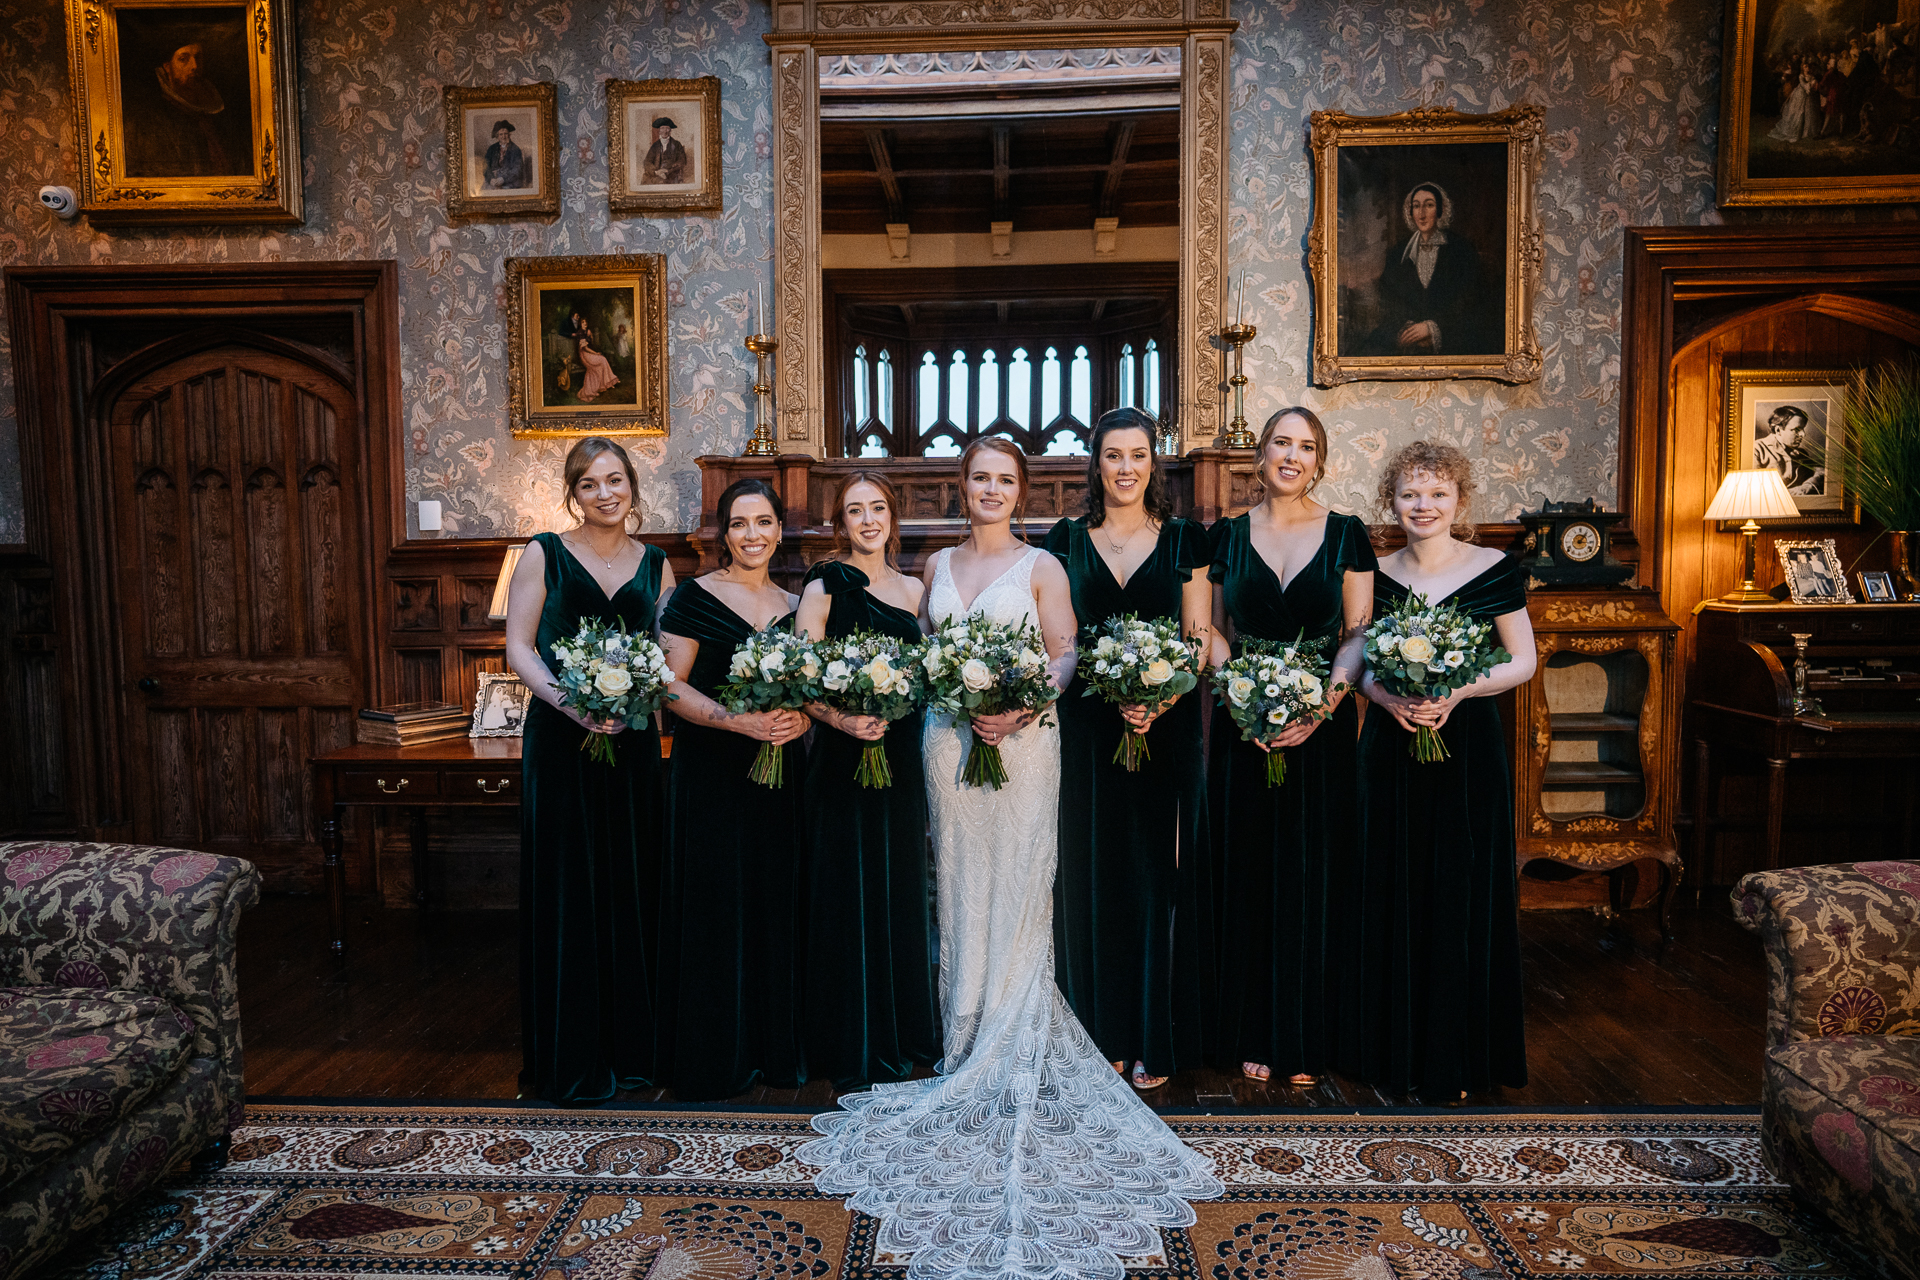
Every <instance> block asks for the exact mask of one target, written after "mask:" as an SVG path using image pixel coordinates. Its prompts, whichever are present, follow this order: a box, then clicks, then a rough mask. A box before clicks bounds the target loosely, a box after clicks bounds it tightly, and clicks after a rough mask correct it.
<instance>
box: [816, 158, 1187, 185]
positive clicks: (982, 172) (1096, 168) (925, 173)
mask: <svg viewBox="0 0 1920 1280" xmlns="http://www.w3.org/2000/svg"><path fill="white" fill-rule="evenodd" d="M1179 167H1180V157H1178V156H1171V157H1168V158H1166V159H1164V160H1129V161H1127V168H1129V169H1132V170H1134V171H1135V172H1139V171H1140V170H1143V169H1153V170H1164V169H1178V168H1179ZM1112 170H1113V162H1112V161H1111V160H1104V161H1101V162H1100V163H1098V164H1032V165H1025V164H1023V165H1014V164H1010V165H1008V166H1007V168H1006V172H1007V175H1008V176H1009V177H1015V178H1017V177H1019V176H1021V175H1022V174H1032V173H1040V174H1046V175H1049V176H1052V175H1056V174H1064V173H1111V172H1112ZM999 172H1000V170H999V169H998V168H997V167H996V168H992V169H980V168H974V169H895V170H894V171H893V176H894V177H895V178H896V179H899V178H984V177H987V176H989V175H998V174H999ZM820 176H821V177H822V178H864V179H866V180H867V181H868V182H871V181H873V180H874V178H875V177H876V176H878V175H876V174H875V173H874V171H873V170H872V169H834V168H828V167H824V166H823V167H822V168H821V170H820Z"/></svg>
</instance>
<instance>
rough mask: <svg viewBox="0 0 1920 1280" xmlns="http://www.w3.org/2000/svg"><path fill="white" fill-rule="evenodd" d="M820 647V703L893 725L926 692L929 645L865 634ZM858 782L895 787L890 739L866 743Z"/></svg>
mask: <svg viewBox="0 0 1920 1280" xmlns="http://www.w3.org/2000/svg"><path fill="white" fill-rule="evenodd" d="M818 648H819V650H820V652H821V653H822V654H823V655H824V656H825V657H826V659H827V669H826V672H825V673H824V674H823V675H822V676H821V677H820V686H821V688H822V689H823V690H824V692H823V693H821V695H820V701H821V702H822V703H824V704H826V705H827V706H829V707H832V708H833V709H834V710H835V711H839V712H843V713H845V714H847V715H851V716H879V717H880V718H881V719H882V720H885V721H887V722H888V723H889V724H891V723H892V722H893V721H895V720H898V719H900V718H901V717H902V716H905V715H909V714H911V713H912V711H913V709H914V707H915V706H917V705H919V702H920V698H921V695H922V694H923V693H924V689H923V687H922V683H923V682H922V677H921V668H920V666H919V662H920V657H921V654H922V652H923V650H924V648H925V646H923V645H920V644H915V643H912V642H910V641H906V640H902V639H900V637H898V636H890V635H887V634H886V633H885V632H881V631H860V632H856V633H855V634H853V635H850V636H847V637H846V638H845V639H842V640H823V641H821V642H820V643H819V645H818ZM853 780H854V781H855V782H857V783H859V784H860V785H861V786H863V787H890V786H892V785H893V770H892V769H891V768H889V767H888V765H887V746H886V743H885V742H884V741H882V742H869V743H868V744H867V745H866V749H865V750H863V751H862V752H861V753H860V767H859V768H857V769H855V770H854V773H853Z"/></svg>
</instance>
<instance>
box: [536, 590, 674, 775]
mask: <svg viewBox="0 0 1920 1280" xmlns="http://www.w3.org/2000/svg"><path fill="white" fill-rule="evenodd" d="M553 657H554V660H555V661H556V662H558V663H559V664H560V671H559V677H560V678H559V679H557V680H555V681H554V682H553V687H554V688H555V689H557V690H559V691H560V702H561V704H562V705H563V706H568V707H571V708H573V709H574V710H575V711H578V712H579V713H580V714H581V715H586V716H593V717H595V718H596V719H600V720H621V721H624V722H625V723H626V725H627V727H628V728H629V729H633V728H638V727H639V726H640V725H642V724H644V723H646V720H647V717H648V716H650V715H652V714H653V713H654V712H655V711H658V710H659V709H660V708H661V707H663V706H665V705H666V704H667V703H669V702H673V701H675V700H676V699H675V695H673V694H671V693H668V692H667V686H668V685H670V684H672V683H673V672H672V670H671V669H669V668H668V666H667V655H666V654H664V653H662V652H661V651H660V646H659V645H657V644H655V643H654V642H653V640H652V638H651V637H648V636H636V635H633V634H631V633H630V632H628V630H627V628H626V622H625V620H624V619H622V620H621V622H620V624H619V625H618V626H608V625H607V624H606V623H604V622H594V621H592V620H588V621H585V622H582V623H581V624H580V630H579V631H577V632H576V633H575V634H574V637H573V639H571V640H559V641H555V642H554V646H553ZM580 747H581V749H582V750H584V751H585V752H586V753H587V756H588V758H589V759H592V760H597V761H598V762H600V763H601V764H612V763H613V739H612V737H611V736H610V735H608V734H604V733H597V732H595V733H589V734H587V739H586V741H585V742H582V743H581V744H580Z"/></svg>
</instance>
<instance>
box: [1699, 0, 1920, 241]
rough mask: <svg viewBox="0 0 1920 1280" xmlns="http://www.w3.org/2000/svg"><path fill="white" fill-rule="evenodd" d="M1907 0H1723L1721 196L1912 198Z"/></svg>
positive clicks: (1912, 69) (1913, 77) (1913, 50)
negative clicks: (1724, 34) (1724, 9)
mask: <svg viewBox="0 0 1920 1280" xmlns="http://www.w3.org/2000/svg"><path fill="white" fill-rule="evenodd" d="M1911 8H1912V6H1911V3H1910V0H1907V2H1905V3H1903V0H1727V17H1726V26H1725V31H1726V39H1725V42H1724V48H1725V59H1726V60H1725V63H1724V66H1723V69H1722V75H1721V111H1720V120H1721V126H1720V174H1719V177H1720V183H1719V199H1720V203H1721V204H1723V205H1796V204H1828V205H1833V204H1880V203H1888V202H1894V201H1901V202H1904V201H1911V200H1920V23H1916V22H1914V21H1913V13H1912V12H1911Z"/></svg>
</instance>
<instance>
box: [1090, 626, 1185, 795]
mask: <svg viewBox="0 0 1920 1280" xmlns="http://www.w3.org/2000/svg"><path fill="white" fill-rule="evenodd" d="M1090 635H1091V638H1092V640H1093V643H1092V645H1091V646H1089V647H1085V648H1082V649H1081V650H1080V678H1081V679H1082V680H1084V681H1086V682H1087V690H1086V693H1085V694H1084V695H1082V696H1084V697H1088V698H1091V697H1094V696H1096V695H1098V696H1099V697H1102V698H1105V699H1106V700H1107V701H1108V702H1111V703H1113V704H1114V705H1115V706H1123V707H1124V706H1144V707H1146V708H1148V709H1149V710H1151V711H1153V712H1155V713H1156V714H1157V713H1158V712H1159V711H1160V710H1161V709H1162V708H1163V707H1164V706H1165V704H1167V703H1169V702H1171V701H1173V700H1174V699H1175V698H1177V697H1179V696H1180V695H1181V694H1183V693H1186V692H1188V691H1189V690H1191V689H1192V688H1193V686H1194V685H1196V684H1198V683H1200V677H1199V675H1198V674H1196V672H1195V667H1196V666H1197V665H1198V664H1197V663H1196V662H1195V661H1194V656H1193V650H1192V649H1191V648H1190V647H1189V646H1188V645H1187V643H1186V641H1184V640H1182V639H1181V638H1180V624H1179V622H1177V621H1176V620H1174V619H1172V618H1148V619H1146V620H1145V621H1142V620H1141V619H1139V618H1137V617H1135V616H1134V615H1133V614H1130V613H1128V614H1119V615H1116V616H1114V617H1111V618H1108V619H1107V620H1106V621H1105V622H1103V623H1101V624H1100V625H1099V626H1098V627H1095V628H1093V629H1092V631H1091V632H1090ZM1151 755H1152V753H1151V752H1149V751H1148V750H1147V737H1146V735H1145V734H1143V733H1136V732H1134V731H1133V729H1132V728H1131V727H1129V728H1128V729H1127V731H1126V732H1125V733H1123V734H1121V735H1120V745H1119V746H1117V747H1115V748H1114V750H1113V759H1114V761H1115V762H1116V763H1118V764H1119V765H1120V766H1121V767H1122V768H1124V769H1126V771H1127V772H1128V773H1138V772H1139V771H1140V762H1141V761H1143V760H1147V759H1150V758H1151Z"/></svg>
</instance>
